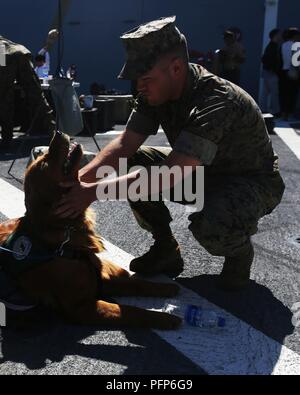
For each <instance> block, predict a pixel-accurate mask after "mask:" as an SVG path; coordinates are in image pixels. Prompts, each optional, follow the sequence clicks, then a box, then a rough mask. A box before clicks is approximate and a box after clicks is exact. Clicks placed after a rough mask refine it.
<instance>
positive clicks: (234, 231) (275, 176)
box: [128, 146, 285, 257]
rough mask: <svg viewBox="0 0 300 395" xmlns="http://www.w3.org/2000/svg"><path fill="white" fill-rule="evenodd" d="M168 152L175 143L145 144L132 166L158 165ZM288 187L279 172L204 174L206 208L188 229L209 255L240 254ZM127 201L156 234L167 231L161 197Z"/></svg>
mask: <svg viewBox="0 0 300 395" xmlns="http://www.w3.org/2000/svg"><path fill="white" fill-rule="evenodd" d="M170 152H171V148H163V147H146V146H142V147H141V148H140V149H139V150H138V151H137V153H136V154H135V155H134V156H133V157H132V158H131V159H130V160H129V161H128V165H129V167H132V166H138V165H140V166H144V167H147V166H157V165H159V164H160V163H161V162H162V161H163V160H164V159H165V158H166V157H167V156H168V155H169V154H170ZM284 189H285V186H284V183H283V180H282V178H281V176H280V174H279V172H275V173H269V174H263V175H261V174H260V175H255V177H254V176H251V177H248V176H247V177H242V176H228V175H226V176H224V175H217V176H215V175H214V176H206V175H205V181H204V208H203V210H202V211H199V212H194V213H193V214H191V215H190V216H189V221H190V224H189V230H190V231H191V232H192V234H193V236H194V237H195V239H196V240H197V241H198V242H199V243H200V244H201V245H202V246H203V247H204V248H205V249H206V250H207V251H208V252H209V253H210V254H211V255H214V256H228V257H231V256H232V257H233V256H237V255H239V254H240V253H242V251H244V249H245V247H246V246H247V245H248V243H249V240H250V236H251V235H254V234H255V233H256V232H257V230H258V229H257V225H258V221H259V219H260V218H262V217H263V216H265V215H267V214H270V213H271V212H272V211H273V210H274V208H275V207H276V206H277V205H278V204H279V203H280V201H281V198H282V195H283V192H284ZM171 196H172V194H171ZM149 200H150V199H149ZM181 203H182V204H186V202H184V201H183V202H181ZM129 204H130V206H131V209H132V211H133V213H134V215H135V217H136V219H137V221H138V223H139V225H140V226H141V227H142V228H144V229H146V230H148V231H150V232H152V233H156V234H159V232H163V229H167V228H168V227H169V224H170V222H171V221H172V217H171V214H170V212H169V209H168V208H167V206H166V205H165V203H164V202H163V201H158V202H151V201H148V202H144V201H137V202H132V201H130V202H129Z"/></svg>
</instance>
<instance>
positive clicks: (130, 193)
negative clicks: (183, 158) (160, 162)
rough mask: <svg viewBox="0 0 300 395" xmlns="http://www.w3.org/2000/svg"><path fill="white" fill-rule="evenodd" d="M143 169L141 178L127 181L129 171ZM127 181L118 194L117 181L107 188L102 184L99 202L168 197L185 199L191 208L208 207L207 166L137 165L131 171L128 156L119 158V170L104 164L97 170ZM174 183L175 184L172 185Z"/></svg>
mask: <svg viewBox="0 0 300 395" xmlns="http://www.w3.org/2000/svg"><path fill="white" fill-rule="evenodd" d="M135 171H139V175H138V177H137V178H136V179H135V180H134V181H133V182H131V184H130V185H128V184H127V180H126V178H122V177H123V176H126V175H127V174H128V173H133V172H135ZM117 175H118V177H119V178H120V179H121V180H123V181H122V182H121V183H120V184H119V190H118V193H117V191H116V183H111V184H109V183H108V185H107V186H106V188H104V187H103V185H104V184H103V185H102V184H101V183H99V186H98V188H97V198H98V200H99V201H107V200H110V201H115V200H121V201H122V200H130V201H132V202H136V201H144V202H148V201H151V202H157V201H159V200H162V199H163V200H168V201H172V202H177V203H181V202H184V204H185V206H186V210H187V211H195V210H197V211H201V210H202V209H203V206H204V166H197V167H196V168H194V167H192V166H183V167H180V166H172V167H168V166H151V167H149V168H148V169H146V168H145V167H143V166H134V167H132V168H131V169H129V170H128V162H127V159H126V158H120V159H119V168H118V171H117V172H116V171H115V170H114V168H113V167H111V166H102V167H100V168H99V169H98V171H97V178H98V179H104V178H106V177H108V176H109V178H111V177H112V176H113V177H114V176H117ZM172 185H173V187H172Z"/></svg>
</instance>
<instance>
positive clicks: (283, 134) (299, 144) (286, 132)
mask: <svg viewBox="0 0 300 395" xmlns="http://www.w3.org/2000/svg"><path fill="white" fill-rule="evenodd" d="M279 125H280V126H279V127H275V129H274V131H275V133H276V134H277V135H278V136H279V137H280V138H281V139H282V141H283V142H284V143H285V144H286V145H287V146H288V147H289V149H290V150H291V151H292V152H293V153H294V154H295V155H296V157H297V158H298V159H299V160H300V136H299V135H298V134H297V133H296V132H295V130H294V129H293V128H291V127H289V124H287V125H286V127H282V126H281V125H282V124H279Z"/></svg>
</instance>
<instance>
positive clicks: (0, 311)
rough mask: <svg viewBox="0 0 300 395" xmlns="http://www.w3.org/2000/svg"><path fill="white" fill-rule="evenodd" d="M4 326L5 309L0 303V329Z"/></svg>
mask: <svg viewBox="0 0 300 395" xmlns="http://www.w3.org/2000/svg"><path fill="white" fill-rule="evenodd" d="M1 326H6V308H5V304H4V303H1V302H0V327H1Z"/></svg>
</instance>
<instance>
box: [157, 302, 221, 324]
mask: <svg viewBox="0 0 300 395" xmlns="http://www.w3.org/2000/svg"><path fill="white" fill-rule="evenodd" d="M163 310H164V311H165V312H166V313H170V314H175V315H178V316H179V317H181V318H182V319H183V320H184V322H185V323H186V324H187V325H190V326H194V327H198V328H209V329H212V328H224V327H225V326H226V320H225V318H224V317H221V316H220V315H218V314H217V313H216V312H215V311H214V310H210V309H204V308H203V307H201V306H195V305H191V304H188V305H182V304H180V302H179V301H177V300H170V301H168V303H167V304H166V305H165V307H164V309H163Z"/></svg>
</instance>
